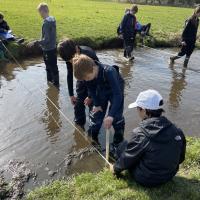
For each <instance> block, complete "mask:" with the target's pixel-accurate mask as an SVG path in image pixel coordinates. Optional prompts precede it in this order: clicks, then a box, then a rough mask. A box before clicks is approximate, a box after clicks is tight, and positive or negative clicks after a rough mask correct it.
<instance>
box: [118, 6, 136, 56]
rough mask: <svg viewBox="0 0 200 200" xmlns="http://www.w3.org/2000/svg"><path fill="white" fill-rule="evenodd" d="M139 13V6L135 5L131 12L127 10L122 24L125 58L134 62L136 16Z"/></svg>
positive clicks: (121, 31) (121, 32)
mask: <svg viewBox="0 0 200 200" xmlns="http://www.w3.org/2000/svg"><path fill="white" fill-rule="evenodd" d="M137 12H138V7H137V5H133V6H132V8H131V9H130V11H128V10H127V12H126V13H125V16H124V18H123V20H122V22H121V24H120V30H119V31H118V32H120V34H121V35H122V38H123V40H124V57H125V58H128V59H129V60H134V56H133V55H132V51H133V46H134V41H135V37H136V29H135V27H136V17H135V14H136V13H137Z"/></svg>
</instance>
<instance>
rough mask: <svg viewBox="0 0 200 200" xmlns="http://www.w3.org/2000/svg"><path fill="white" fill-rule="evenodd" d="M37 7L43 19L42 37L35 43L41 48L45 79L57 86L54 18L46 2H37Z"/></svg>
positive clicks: (57, 73)
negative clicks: (50, 14) (45, 73)
mask: <svg viewBox="0 0 200 200" xmlns="http://www.w3.org/2000/svg"><path fill="white" fill-rule="evenodd" d="M37 9H38V12H39V14H40V16H41V17H42V18H43V19H44V21H43V25H42V38H41V40H39V41H36V42H35V43H38V44H39V45H40V46H41V47H42V50H43V58H44V62H45V65H46V72H47V81H48V82H50V83H52V84H54V85H55V86H56V87H57V88H59V71H58V66H57V47H56V20H55V18H54V17H52V16H49V8H48V5H47V4H46V3H41V4H39V6H38V7H37Z"/></svg>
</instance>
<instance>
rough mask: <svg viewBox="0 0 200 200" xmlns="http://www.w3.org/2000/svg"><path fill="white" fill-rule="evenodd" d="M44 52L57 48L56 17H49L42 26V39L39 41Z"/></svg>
mask: <svg viewBox="0 0 200 200" xmlns="http://www.w3.org/2000/svg"><path fill="white" fill-rule="evenodd" d="M39 43H40V45H41V47H42V49H43V51H50V50H53V49H55V48H56V20H55V18H54V17H52V16H50V17H47V18H46V19H45V20H44V22H43V25H42V37H41V40H40V41H39Z"/></svg>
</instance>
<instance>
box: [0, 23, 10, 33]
mask: <svg viewBox="0 0 200 200" xmlns="http://www.w3.org/2000/svg"><path fill="white" fill-rule="evenodd" d="M9 30H10V27H9V26H8V23H7V22H6V21H5V20H3V21H2V22H1V23H0V32H5V31H9Z"/></svg>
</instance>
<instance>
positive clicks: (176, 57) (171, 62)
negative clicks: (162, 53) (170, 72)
mask: <svg viewBox="0 0 200 200" xmlns="http://www.w3.org/2000/svg"><path fill="white" fill-rule="evenodd" d="M179 58H180V56H172V57H170V65H173V64H174V61H175V60H177V59H179Z"/></svg>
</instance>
